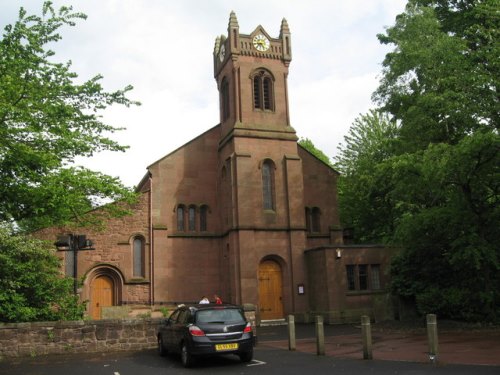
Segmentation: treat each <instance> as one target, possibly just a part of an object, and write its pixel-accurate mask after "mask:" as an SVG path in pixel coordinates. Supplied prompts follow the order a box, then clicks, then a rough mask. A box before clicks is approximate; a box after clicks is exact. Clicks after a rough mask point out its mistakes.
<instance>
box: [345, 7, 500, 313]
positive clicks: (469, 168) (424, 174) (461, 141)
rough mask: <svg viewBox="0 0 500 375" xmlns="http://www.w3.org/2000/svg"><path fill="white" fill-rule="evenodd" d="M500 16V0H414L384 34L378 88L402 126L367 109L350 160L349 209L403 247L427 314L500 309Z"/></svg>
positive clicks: (400, 286)
mask: <svg viewBox="0 0 500 375" xmlns="http://www.w3.org/2000/svg"><path fill="white" fill-rule="evenodd" d="M499 26H500V2H499V1H498V0H485V1H458V0H456V1H451V0H450V1H445V0H439V1H431V0H410V1H409V2H408V4H407V7H406V10H405V12H404V13H402V14H400V15H398V17H397V18H396V22H395V25H394V26H392V27H389V28H388V29H387V30H386V32H385V34H383V35H379V39H380V41H381V42H382V43H384V44H389V45H393V46H394V49H393V51H392V52H390V53H388V54H387V55H386V57H385V59H384V61H383V72H382V78H381V82H380V86H379V88H378V89H377V91H376V92H375V93H374V99H375V100H376V102H377V104H379V105H380V107H381V111H383V112H386V113H388V114H389V115H390V120H391V122H392V123H396V124H397V127H395V128H392V129H393V130H394V131H392V130H389V133H388V134H384V133H382V136H379V133H377V129H378V127H377V126H378V125H377V124H376V123H374V121H368V119H364V121H363V122H364V123H365V125H366V129H365V132H364V133H362V134H363V135H364V137H359V136H356V137H352V139H350V140H349V139H348V146H347V148H346V149H345V150H344V151H345V152H344V153H343V154H341V157H340V159H339V160H338V162H339V163H340V165H341V166H339V167H338V168H339V170H340V171H341V172H343V173H344V174H346V176H347V178H345V179H344V180H343V184H344V185H342V186H341V207H344V209H347V210H349V211H348V214H349V215H348V216H347V219H349V220H351V221H352V222H353V224H354V225H357V226H358V227H359V228H358V227H356V229H357V230H360V231H361V234H360V235H359V237H360V238H367V239H370V240H373V239H380V238H381V239H385V241H387V242H391V243H393V244H397V245H399V246H401V247H402V249H403V251H402V252H401V253H400V255H399V256H398V257H397V258H396V259H394V261H393V267H392V280H393V290H394V292H395V293H396V294H398V295H400V296H401V297H403V298H407V299H409V300H412V301H414V302H415V303H416V306H417V308H418V310H419V311H420V312H421V313H430V312H432V313H436V314H438V315H440V316H441V317H443V318H445V317H448V318H457V319H466V320H485V319H488V320H498V319H500V314H499V311H500V293H499V291H500V276H499V275H500V272H499V270H500V262H499V260H500V248H499V247H498V243H500V231H499V230H498V228H500V209H499V207H500V205H499V200H500V199H499V198H500V194H499V193H500V178H499V177H500V171H499V168H500V155H499V149H500V138H499V135H498V128H499V111H498V108H499V106H498V104H499V96H498V92H499V79H500V70H499V63H500V59H499V58H498V56H500V50H499V48H500V45H499V44H498V40H500V31H499V30H500V27H499ZM357 127H358V128H359V124H355V125H354V128H353V131H354V132H356V131H357V130H356V129H357ZM389 129H391V128H390V127H389ZM354 134H355V135H358V133H354ZM384 137H387V139H386V141H385V142H384V141H383V138H384ZM349 141H350V143H349ZM371 144H374V145H375V147H374V148H373V149H372V148H370V146H371ZM347 151H349V152H347ZM349 173H353V176H355V178H351V175H350V174H349ZM361 178H363V180H362V179H361ZM356 194H357V197H356ZM353 197H354V198H353ZM349 199H351V201H352V200H354V199H359V202H361V203H359V204H358V206H356V203H353V202H351V201H350V200H349Z"/></svg>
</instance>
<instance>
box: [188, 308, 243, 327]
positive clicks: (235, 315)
mask: <svg viewBox="0 0 500 375" xmlns="http://www.w3.org/2000/svg"><path fill="white" fill-rule="evenodd" d="M244 320H245V318H244V317H243V314H242V312H241V310H239V309H213V310H200V311H198V312H196V322H197V323H208V324H210V323H213V324H228V323H241V322H243V321H244Z"/></svg>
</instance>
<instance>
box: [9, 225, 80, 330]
mask: <svg viewBox="0 0 500 375" xmlns="http://www.w3.org/2000/svg"><path fill="white" fill-rule="evenodd" d="M84 311H85V305H84V304H83V303H79V302H78V296H75V295H74V294H73V279H71V278H65V277H63V276H62V274H61V271H60V260H59V258H58V257H57V256H56V255H55V248H54V246H53V245H51V244H47V243H45V242H42V241H40V240H36V239H32V238H29V237H26V236H23V235H14V234H12V233H11V231H10V230H8V229H7V228H6V227H5V226H0V322H3V323H13V322H32V321H53V320H78V319H82V317H83V312H84Z"/></svg>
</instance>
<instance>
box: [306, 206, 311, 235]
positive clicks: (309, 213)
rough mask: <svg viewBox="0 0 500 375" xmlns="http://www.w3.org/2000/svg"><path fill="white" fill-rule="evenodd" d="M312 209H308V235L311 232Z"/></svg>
mask: <svg viewBox="0 0 500 375" xmlns="http://www.w3.org/2000/svg"><path fill="white" fill-rule="evenodd" d="M311 227H312V224H311V209H310V208H309V207H306V230H307V232H308V233H310V232H311Z"/></svg>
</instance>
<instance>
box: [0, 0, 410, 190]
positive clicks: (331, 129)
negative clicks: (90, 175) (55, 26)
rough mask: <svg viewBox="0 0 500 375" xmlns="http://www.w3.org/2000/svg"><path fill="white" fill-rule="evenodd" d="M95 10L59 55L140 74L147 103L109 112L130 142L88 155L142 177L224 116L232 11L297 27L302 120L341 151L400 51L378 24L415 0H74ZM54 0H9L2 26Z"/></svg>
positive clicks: (256, 21)
mask: <svg viewBox="0 0 500 375" xmlns="http://www.w3.org/2000/svg"><path fill="white" fill-rule="evenodd" d="M53 2H54V4H55V5H56V8H58V7H59V6H61V5H72V6H73V8H74V10H75V11H80V12H83V13H85V14H87V16H88V18H87V20H86V21H79V22H78V24H77V25H76V26H75V27H64V28H63V29H62V30H61V34H62V36H63V40H62V41H60V42H59V43H57V44H56V45H54V46H53V49H54V50H55V51H56V60H57V61H59V62H64V61H68V60H71V61H72V62H73V65H72V70H73V71H75V72H76V73H77V74H78V75H79V79H81V80H87V79H89V78H91V77H93V76H95V75H97V74H98V73H100V74H102V75H103V76H104V79H103V81H102V84H103V86H104V87H105V89H107V90H115V89H119V88H123V87H124V86H126V85H128V84H131V85H132V86H134V90H133V91H132V92H131V93H130V95H129V97H130V98H131V99H134V100H138V101H140V102H141V103H142V106H139V107H132V108H125V107H120V106H116V107H112V108H110V109H108V110H107V111H106V112H105V113H104V119H105V120H106V122H108V123H111V124H113V125H115V126H120V127H124V128H125V130H123V131H121V132H119V133H115V135H114V136H113V138H114V139H116V140H117V141H119V142H120V143H122V144H125V145H128V146H130V148H129V149H128V150H127V151H126V152H125V153H101V154H99V155H96V156H94V157H93V158H92V159H91V160H88V161H85V162H84V164H85V166H88V167H90V168H92V169H94V170H99V171H102V172H104V173H107V174H109V175H112V176H118V177H120V178H121V180H122V181H123V182H124V183H125V184H126V185H128V186H134V185H136V184H138V183H139V181H140V180H141V178H142V177H143V176H144V174H145V173H146V168H147V166H148V165H150V164H152V163H154V162H155V161H156V160H158V159H160V158H161V157H163V156H164V155H166V154H168V153H170V152H172V151H173V150H175V149H177V148H178V147H180V146H182V145H183V144H184V143H186V142H188V141H189V140H191V139H193V138H194V137H196V136H198V135H200V134H201V133H203V132H204V131H206V130H208V129H209V128H211V127H213V126H214V125H216V124H217V123H218V122H219V113H218V112H219V105H218V92H217V86H216V83H215V79H214V77H213V65H212V64H213V60H212V53H213V48H214V42H215V38H216V37H217V36H218V35H221V34H225V35H226V34H227V26H228V21H229V14H230V12H231V11H232V10H233V11H234V12H235V13H236V16H237V18H238V23H239V27H240V33H243V34H250V33H251V32H252V31H253V30H254V29H255V28H256V27H257V26H258V25H262V26H263V27H264V29H265V30H266V31H267V32H268V34H270V35H271V36H272V37H275V38H277V37H278V36H279V29H280V25H281V20H282V19H283V18H286V20H287V21H288V25H289V27H290V31H291V35H292V38H291V42H292V44H291V45H292V54H293V56H292V62H291V64H290V71H289V76H288V90H289V100H290V114H291V124H292V126H293V127H294V128H295V130H296V131H297V135H298V136H299V137H304V138H309V139H311V140H312V142H313V143H314V144H315V145H316V147H318V148H319V149H321V150H322V151H323V152H325V154H327V155H328V156H329V157H333V156H334V155H335V153H336V152H337V146H338V144H339V143H340V142H342V141H343V138H344V136H345V135H346V134H347V132H348V130H349V127H350V126H351V124H352V122H353V120H354V119H355V118H356V117H357V116H358V115H359V114H361V113H365V112H366V111H367V110H368V109H370V108H372V107H373V106H374V105H373V104H372V102H371V94H372V93H373V91H374V90H375V88H376V87H377V84H378V78H379V75H380V72H381V62H382V60H383V58H384V56H385V54H386V53H387V52H388V51H389V49H388V47H387V46H383V45H381V44H380V43H379V42H378V40H377V38H376V35H377V34H378V33H382V32H384V29H385V27H387V26H391V25H393V24H394V21H395V17H396V15H397V14H399V13H401V12H402V11H403V10H404V6H405V4H406V0H307V1H304V0H287V1H284V0H253V1H249V0H245V1H238V0H233V1H230V0H168V1H167V0H66V1H59V0H55V1H53ZM42 4H43V1H42V0H0V28H1V30H2V33H3V28H4V27H5V25H6V24H10V23H14V22H15V20H16V19H17V13H18V10H19V7H20V6H23V7H24V8H25V9H27V10H28V12H29V13H30V14H33V13H36V14H41V8H42Z"/></svg>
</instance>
